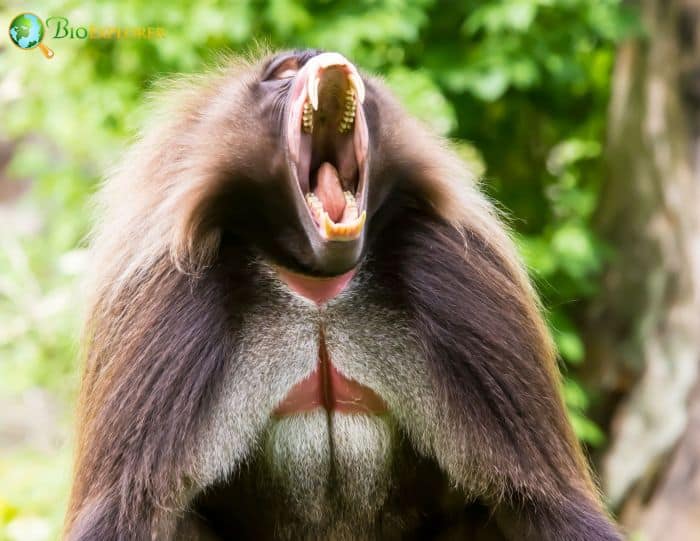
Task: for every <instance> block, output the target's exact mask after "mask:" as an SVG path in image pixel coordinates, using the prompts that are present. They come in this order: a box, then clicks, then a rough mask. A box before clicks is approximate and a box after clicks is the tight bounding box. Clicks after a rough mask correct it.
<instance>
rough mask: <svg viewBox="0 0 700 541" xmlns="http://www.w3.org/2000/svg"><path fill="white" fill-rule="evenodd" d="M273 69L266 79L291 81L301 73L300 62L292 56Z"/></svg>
mask: <svg viewBox="0 0 700 541" xmlns="http://www.w3.org/2000/svg"><path fill="white" fill-rule="evenodd" d="M271 68H272V69H271V70H270V71H269V75H268V76H267V77H266V79H290V78H292V77H294V76H295V75H296V74H297V72H298V71H299V60H297V58H296V57H294V56H291V57H289V58H286V59H284V60H283V61H282V62H280V63H279V64H278V65H276V66H271Z"/></svg>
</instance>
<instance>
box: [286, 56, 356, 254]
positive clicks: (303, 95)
mask: <svg viewBox="0 0 700 541" xmlns="http://www.w3.org/2000/svg"><path fill="white" fill-rule="evenodd" d="M291 92H292V94H291V101H290V109H289V115H288V119H287V122H288V124H287V144H288V148H289V155H290V161H291V169H292V172H293V176H295V177H296V180H297V183H298V186H299V190H300V193H301V196H302V197H303V199H304V201H305V206H306V209H307V211H308V215H309V217H310V218H311V221H312V222H313V225H314V226H315V229H316V230H317V231H318V233H319V234H320V236H321V238H322V239H323V240H329V241H353V240H355V239H357V238H359V237H360V235H361V234H362V230H363V228H364V225H365V220H366V218H367V213H366V193H365V192H366V184H367V182H366V178H365V177H366V172H367V163H366V162H367V147H368V134H367V124H366V121H365V116H364V111H363V108H362V103H363V101H364V96H365V87H364V83H363V82H362V79H361V77H360V75H359V73H358V72H357V69H356V68H355V67H354V66H353V65H352V64H351V63H350V62H348V60H346V59H345V58H344V57H343V56H342V55H340V54H338V53H322V54H320V55H318V56H315V57H314V58H312V59H311V60H309V61H308V62H307V63H306V64H305V65H304V67H303V68H302V69H301V70H300V71H299V73H298V74H297V76H296V78H295V80H294V83H293V86H292V91H291Z"/></svg>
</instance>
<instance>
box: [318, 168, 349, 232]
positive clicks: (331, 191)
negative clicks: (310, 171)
mask: <svg viewBox="0 0 700 541" xmlns="http://www.w3.org/2000/svg"><path fill="white" fill-rule="evenodd" d="M317 175H318V176H317V177H316V188H314V194H316V197H318V198H319V199H320V200H321V203H323V209H324V210H325V211H326V212H327V213H328V217H329V218H330V219H331V220H333V221H334V222H336V223H337V222H339V221H340V219H341V218H342V216H343V210H344V209H345V195H343V187H342V186H341V184H340V177H338V170H337V169H336V168H335V167H333V165H332V164H330V163H328V162H324V163H322V164H321V167H319V168H318V173H317Z"/></svg>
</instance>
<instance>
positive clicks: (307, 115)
mask: <svg viewBox="0 0 700 541" xmlns="http://www.w3.org/2000/svg"><path fill="white" fill-rule="evenodd" d="M301 124H302V128H303V129H304V131H305V132H306V133H311V132H312V131H313V130H314V113H313V110H312V109H311V104H310V103H309V101H308V100H307V101H305V102H304V112H303V113H302V115H301Z"/></svg>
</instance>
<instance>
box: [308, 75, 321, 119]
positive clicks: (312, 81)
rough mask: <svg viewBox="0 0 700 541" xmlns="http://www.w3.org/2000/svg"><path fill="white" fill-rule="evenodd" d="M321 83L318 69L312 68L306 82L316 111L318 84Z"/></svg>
mask: <svg viewBox="0 0 700 541" xmlns="http://www.w3.org/2000/svg"><path fill="white" fill-rule="evenodd" d="M320 84H321V80H320V79H319V78H318V71H317V70H312V71H311V74H310V75H309V80H308V82H307V83H306V93H307V94H308V96H309V99H310V100H311V106H312V107H313V108H314V111H318V86H319V85H320Z"/></svg>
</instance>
